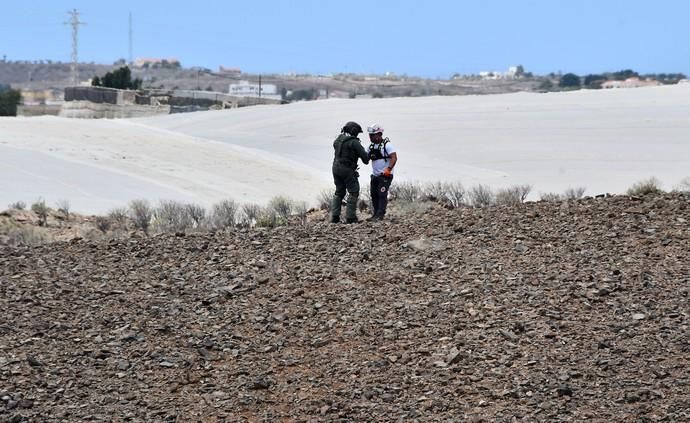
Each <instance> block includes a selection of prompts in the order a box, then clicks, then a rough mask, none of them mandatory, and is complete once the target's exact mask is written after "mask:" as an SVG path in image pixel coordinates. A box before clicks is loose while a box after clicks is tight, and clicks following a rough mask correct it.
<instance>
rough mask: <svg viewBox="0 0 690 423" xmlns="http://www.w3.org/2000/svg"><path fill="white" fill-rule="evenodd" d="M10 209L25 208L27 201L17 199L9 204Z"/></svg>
mask: <svg viewBox="0 0 690 423" xmlns="http://www.w3.org/2000/svg"><path fill="white" fill-rule="evenodd" d="M7 208H8V209H10V210H24V209H26V203H25V202H23V201H17V202H14V203H12V204H10V205H8V206H7Z"/></svg>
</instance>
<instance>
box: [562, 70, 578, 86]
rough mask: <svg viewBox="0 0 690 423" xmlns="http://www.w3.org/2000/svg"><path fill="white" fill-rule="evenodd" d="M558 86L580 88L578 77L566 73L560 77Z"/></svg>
mask: <svg viewBox="0 0 690 423" xmlns="http://www.w3.org/2000/svg"><path fill="white" fill-rule="evenodd" d="M558 86H559V87H561V88H580V77H579V76H577V75H575V74H574V73H566V74H565V75H563V76H561V79H560V80H559V81H558Z"/></svg>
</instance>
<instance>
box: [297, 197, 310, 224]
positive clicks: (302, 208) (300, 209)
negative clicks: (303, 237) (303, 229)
mask: <svg viewBox="0 0 690 423" xmlns="http://www.w3.org/2000/svg"><path fill="white" fill-rule="evenodd" d="M294 211H295V215H296V216H297V218H298V219H299V223H300V224H301V225H302V226H304V225H306V224H307V213H308V212H309V206H308V205H307V203H306V202H304V201H300V202H298V203H295V207H294Z"/></svg>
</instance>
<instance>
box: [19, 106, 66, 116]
mask: <svg viewBox="0 0 690 423" xmlns="http://www.w3.org/2000/svg"><path fill="white" fill-rule="evenodd" d="M59 113H60V105H59V104H50V105H46V104H32V105H19V106H17V116H25V117H29V116H43V115H53V116H57V115H58V114H59Z"/></svg>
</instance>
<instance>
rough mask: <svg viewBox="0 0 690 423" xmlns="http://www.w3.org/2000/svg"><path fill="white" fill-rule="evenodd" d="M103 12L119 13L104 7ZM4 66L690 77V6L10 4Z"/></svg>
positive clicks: (272, 1) (299, 1)
mask: <svg viewBox="0 0 690 423" xmlns="http://www.w3.org/2000/svg"><path fill="white" fill-rule="evenodd" d="M109 3H112V4H117V5H118V7H117V8H115V7H112V6H108V4H109ZM0 7H1V8H2V12H1V15H0V16H2V24H0V31H1V34H0V57H1V56H2V55H6V56H7V59H8V60H38V59H51V60H61V61H69V60H70V52H71V31H70V27H68V26H66V25H63V22H65V21H67V20H68V19H69V17H68V15H67V11H68V10H71V9H73V8H76V9H77V10H79V11H80V13H81V19H82V20H83V21H85V22H86V23H87V25H86V26H82V27H81V28H80V39H79V41H80V46H79V59H80V61H86V62H91V61H94V62H97V63H112V62H114V61H115V60H117V59H118V58H127V56H128V15H129V12H130V11H131V12H132V15H133V27H134V57H135V58H136V57H167V56H172V57H177V58H179V59H180V61H181V62H182V64H183V65H184V66H186V67H190V66H204V67H208V68H211V69H214V70H215V69H217V68H218V66H219V65H225V66H229V67H238V68H240V69H242V70H243V71H246V72H263V73H265V72H280V73H282V72H309V73H332V72H356V73H383V72H389V71H390V72H395V73H398V74H408V75H419V76H426V77H432V78H435V77H442V78H446V77H448V76H450V75H452V74H453V73H455V72H459V73H477V72H479V71H482V70H504V69H506V68H507V67H508V66H510V65H516V64H522V65H523V66H524V67H525V69H526V70H527V71H533V72H535V73H540V74H543V73H548V72H558V71H562V72H575V73H578V74H586V73H596V72H602V71H613V70H620V69H623V68H632V69H634V70H637V71H639V72H643V73H648V72H684V73H686V74H690V43H689V42H688V40H690V23H689V22H690V21H688V16H690V1H688V0H671V1H663V2H649V1H637V0H628V1H620V0H609V1H606V2H604V1H595V0H579V1H575V0H573V1H570V2H567V1H555V0H551V1H544V0H519V1H508V0H493V1H478V0H472V1H465V0H458V1H436V0H427V1H406V0H398V1H387V0H385V1H373V0H370V1H360V0H349V1H346V2H342V1H339V2H333V1H327V0H321V1H316V0H314V1H312V0H293V1H287V0H285V1H277V0H264V1H263V2H249V1H232V0H230V1H220V0H216V1H214V0H194V1H191V0H187V1H184V2H182V1H145V0H139V1H131V0H116V1H113V2H106V1H94V0H88V1H87V0H71V1H65V0H22V1H18V0H17V1H12V0H5V1H3V2H2V4H1V6H0Z"/></svg>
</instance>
